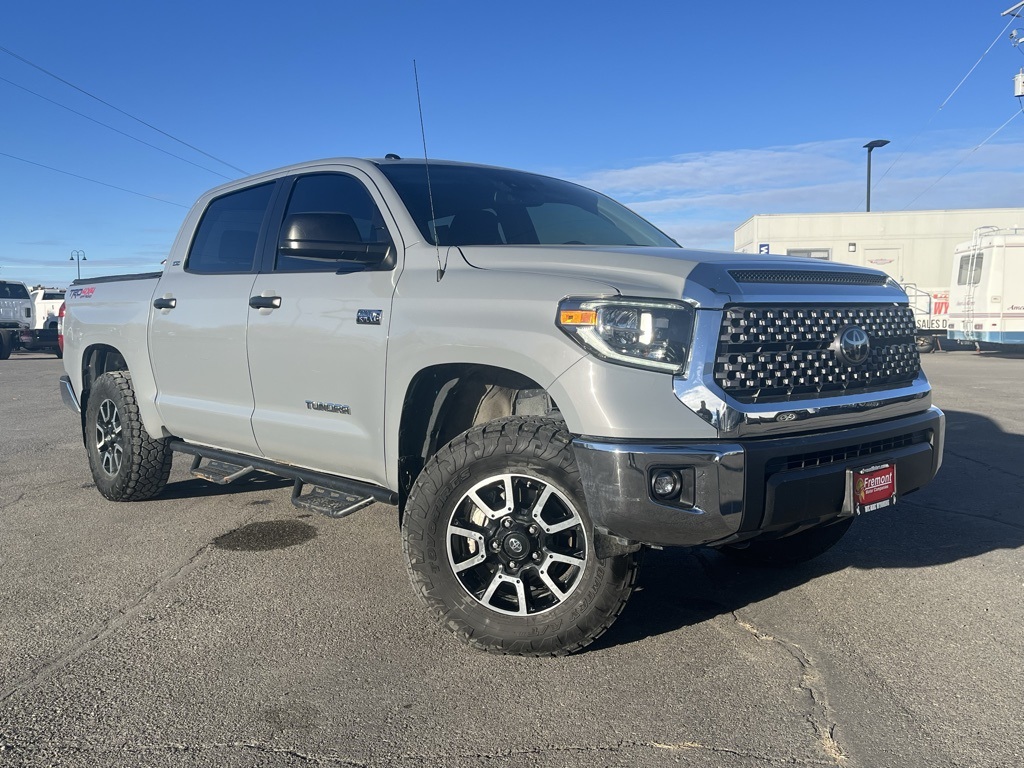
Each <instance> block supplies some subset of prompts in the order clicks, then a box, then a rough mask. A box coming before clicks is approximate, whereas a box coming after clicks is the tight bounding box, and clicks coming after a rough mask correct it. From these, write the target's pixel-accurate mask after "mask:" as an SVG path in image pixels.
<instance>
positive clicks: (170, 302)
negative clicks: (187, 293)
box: [153, 298, 178, 309]
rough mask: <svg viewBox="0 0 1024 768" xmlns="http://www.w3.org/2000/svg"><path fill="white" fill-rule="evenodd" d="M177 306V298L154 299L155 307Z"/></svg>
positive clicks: (170, 307)
mask: <svg viewBox="0 0 1024 768" xmlns="http://www.w3.org/2000/svg"><path fill="white" fill-rule="evenodd" d="M176 306H178V300H177V299H169V298H166V299H154V300H153V307H154V308H156V309H174V308H175V307H176Z"/></svg>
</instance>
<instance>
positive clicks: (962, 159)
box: [903, 109, 1024, 211]
mask: <svg viewBox="0 0 1024 768" xmlns="http://www.w3.org/2000/svg"><path fill="white" fill-rule="evenodd" d="M1021 112H1024V109H1020V110H1017V111H1015V112H1014V113H1013V114H1012V115H1011V116H1010V119H1009V120H1007V121H1006V122H1005V123H1003V124H1002V125H1000V126H999V127H998V128H996V129H995V130H994V131H992V133H990V134H989V136H988V138H987V139H985V140H984V141H983V142H981V144H979V145H978V146H976V147H975V148H974V149H972V150H971V151H970V152H968V153H967V154H965V155H964V156H963V157H961V158H960V159H959V160H957V161H956V162H955V163H954V164H953V167H952V168H950V169H949V170H948V171H946V172H945V173H944V174H942V175H941V176H939V178H937V179H936V180H935V181H933V182H932V183H931V184H929V185H928V187H927V188H926V189H925V190H924V191H923V192H921V193H920V194H919V195H918V196H917V197H915V198H914V199H913V200H911V201H910V202H909V203H907V204H906V205H905V206H903V210H904V211H905V210H907V209H908V208H909V207H910V206H912V205H913V204H914V203H916V202H917V201H918V200H919V199H920V198H921V197H922V196H923V195H924V194H925V193H926V192H928V191H929V190H931V189H932V187H934V186H935V185H936V184H938V183H939V182H940V181H942V180H943V179H944V178H946V177H947V176H949V174H951V173H952V172H953V171H954V170H956V168H957V166H959V165H960V164H961V163H963V161H964V160H966V159H967V158H968V157H970V156H971V155H973V154H974V153H975V152H977V151H978V150H979V149H981V148H982V147H983V146H985V145H986V144H987V143H988V142H989V140H990V139H992V138H993V137H994V136H995V135H996V134H997V133H999V132H1000V131H1001V130H1003V128H1005V127H1006V126H1008V125H1009V124H1010V123H1011V122H1012V121H1013V120H1015V119H1017V118H1018V117H1020V115H1021Z"/></svg>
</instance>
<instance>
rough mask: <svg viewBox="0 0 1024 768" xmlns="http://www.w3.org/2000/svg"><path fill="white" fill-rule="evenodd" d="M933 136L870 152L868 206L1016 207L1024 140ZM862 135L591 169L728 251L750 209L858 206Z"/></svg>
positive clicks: (602, 185)
mask: <svg viewBox="0 0 1024 768" xmlns="http://www.w3.org/2000/svg"><path fill="white" fill-rule="evenodd" d="M984 139H985V136H984V135H983V136H981V137H968V138H966V139H965V138H964V137H963V136H962V135H954V134H950V133H935V134H929V135H926V136H924V137H923V138H922V139H920V140H918V141H915V142H913V145H911V146H909V147H908V148H907V149H906V150H898V147H897V145H896V143H895V142H894V144H893V145H890V146H889V147H885V148H883V149H881V150H876V151H875V153H874V154H873V156H872V175H873V179H872V182H873V183H872V193H871V199H872V209H874V210H902V209H911V210H928V209H946V208H950V209H956V208H1003V207H1018V206H1024V194H1022V192H1024V142H1022V141H1013V140H1010V141H1008V142H1004V143H996V142H991V143H988V144H986V145H985V146H983V147H981V148H976V147H977V142H979V141H981V140H984ZM864 143H865V142H864V140H863V139H847V140H841V141H826V142H815V143H809V144H798V145H794V146H789V147H767V148H764V149H737V150H729V151H719V152H710V153H704V154H696V153H694V154H686V155H677V156H675V157H671V158H668V159H666V160H664V161H660V162H652V163H645V164H642V165H637V166H635V167H629V168H611V169H604V170H599V171H595V172H592V173H590V174H587V175H586V176H584V177H582V178H580V179H579V181H580V183H582V184H585V185H586V186H589V187H593V188H594V189H598V190H600V191H602V192H605V193H607V194H609V195H611V196H613V197H615V198H617V199H619V200H621V201H622V202H624V203H625V204H627V205H629V206H630V207H631V208H633V209H634V210H636V211H637V212H638V213H640V214H641V215H642V216H644V217H645V218H647V219H649V220H650V221H651V222H653V223H654V224H656V225H657V226H659V227H661V228H662V229H664V230H665V231H666V232H668V233H669V234H670V235H672V236H673V237H675V238H676V239H678V240H679V241H680V242H681V243H682V244H683V245H687V246H690V247H707V248H721V249H729V250H731V248H732V242H733V230H734V229H735V228H736V227H737V226H739V225H740V224H742V223H743V222H744V221H746V220H747V219H748V218H750V217H751V216H753V215H756V214H759V213H804V212H806V213H821V212H840V211H859V210H863V206H864V203H865V192H866V178H865V176H866V151H865V150H864V149H863V144H864Z"/></svg>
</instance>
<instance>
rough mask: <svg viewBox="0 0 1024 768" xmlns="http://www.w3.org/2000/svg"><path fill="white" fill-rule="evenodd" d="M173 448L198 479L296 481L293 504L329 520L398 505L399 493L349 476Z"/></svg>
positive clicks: (178, 442) (178, 443) (187, 446)
mask: <svg viewBox="0 0 1024 768" xmlns="http://www.w3.org/2000/svg"><path fill="white" fill-rule="evenodd" d="M169 447H170V449H171V450H172V451H176V452H178V453H185V454H188V455H190V456H192V457H193V459H192V474H193V475H194V476H196V477H201V478H204V479H206V480H209V481H210V482H213V483H218V484H220V485H226V484H227V483H231V482H234V481H235V480H238V479H239V478H242V477H245V476H247V475H249V474H251V473H252V472H267V473H269V474H271V475H277V476H278V477H284V478H287V479H289V480H294V481H295V487H294V489H293V490H292V504H294V505H295V506H296V507H300V508H302V509H308V510H311V511H313V512H319V513H321V514H324V515H327V516H328V517H333V518H339V517H346V516H348V515H351V514H352V513H353V512H357V511H358V510H360V509H363V508H364V507H368V506H369V505H370V504H373V503H374V502H375V501H380V502H383V503H385V504H392V505H394V504H398V494H397V493H395V492H394V491H391V490H389V489H387V488H382V487H381V486H379V485H373V484H372V483H364V482H362V481H359V480H352V479H349V478H347V477H336V476H334V475H328V474H325V473H323V472H315V471H313V470H309V469H302V468H300V467H293V466H290V465H288V464H278V463H276V462H273V461H267V460H266V459H256V458H253V457H252V456H242V455H240V454H235V453H231V452H230V451H222V450H219V449H217V448H206V447H204V446H198V445H190V444H189V443H185V442H182V441H181V440H171V441H170V444H169ZM204 460H205V462H206V463H205V464H204V463H203V462H204ZM305 486H309V487H310V489H309V492H308V493H305V494H304V493H302V490H303V488H304V487H305Z"/></svg>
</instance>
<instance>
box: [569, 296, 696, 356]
mask: <svg viewBox="0 0 1024 768" xmlns="http://www.w3.org/2000/svg"><path fill="white" fill-rule="evenodd" d="M693 318H694V308H693V307H692V306H690V305H689V304H684V303H682V302H674V301H655V300H652V299H628V298H623V299H563V300H562V302H561V303H560V304H559V305H558V319H557V321H556V323H557V325H558V327H559V328H561V329H562V331H564V332H565V333H566V334H568V335H569V337H570V338H571V339H573V340H574V341H576V342H577V343H578V344H580V345H581V346H582V347H584V348H585V349H586V350H587V351H589V352H593V353H594V354H595V355H597V356H598V357H600V358H602V359H604V360H608V361H609V362H613V363H620V364H622V365H632V366H635V367H637V368H646V369H648V370H655V371H664V372H665V373H674V374H679V373H682V372H683V371H684V370H685V368H686V360H687V357H688V356H689V353H690V342H691V340H692V339H693Z"/></svg>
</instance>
